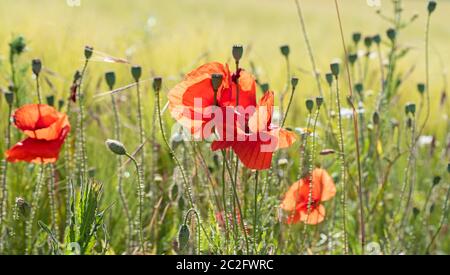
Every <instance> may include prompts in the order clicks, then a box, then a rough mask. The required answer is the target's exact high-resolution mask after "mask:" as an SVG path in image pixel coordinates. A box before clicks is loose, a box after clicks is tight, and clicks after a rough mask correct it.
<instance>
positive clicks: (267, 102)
mask: <svg viewBox="0 0 450 275" xmlns="http://www.w3.org/2000/svg"><path fill="white" fill-rule="evenodd" d="M273 102H274V97H273V92H270V91H268V92H266V93H265V94H264V96H263V97H262V98H261V100H260V102H259V104H258V106H257V107H256V111H255V112H254V113H253V115H252V116H250V118H249V121H248V127H249V129H250V131H252V132H253V133H256V132H260V131H267V130H268V126H269V125H270V123H271V121H272V112H273Z"/></svg>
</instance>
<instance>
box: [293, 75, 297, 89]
mask: <svg viewBox="0 0 450 275" xmlns="http://www.w3.org/2000/svg"><path fill="white" fill-rule="evenodd" d="M297 84H298V78H297V77H295V76H294V77H292V78H291V85H292V88H294V89H295V87H297Z"/></svg>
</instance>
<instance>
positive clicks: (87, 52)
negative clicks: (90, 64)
mask: <svg viewBox="0 0 450 275" xmlns="http://www.w3.org/2000/svg"><path fill="white" fill-rule="evenodd" d="M93 52H94V48H93V47H91V46H84V57H85V58H86V59H90V58H91V56H92V53H93Z"/></svg>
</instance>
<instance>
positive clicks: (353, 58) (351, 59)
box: [348, 53, 358, 65]
mask: <svg viewBox="0 0 450 275" xmlns="http://www.w3.org/2000/svg"><path fill="white" fill-rule="evenodd" d="M356 59H358V55H357V54H356V53H351V54H349V55H348V62H350V64H352V65H353V64H355V62H356Z"/></svg>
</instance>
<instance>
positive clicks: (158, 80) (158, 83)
mask: <svg viewBox="0 0 450 275" xmlns="http://www.w3.org/2000/svg"><path fill="white" fill-rule="evenodd" d="M161 85H162V78H161V77H159V76H158V77H154V78H153V90H154V91H155V92H159V91H160V90H161Z"/></svg>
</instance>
